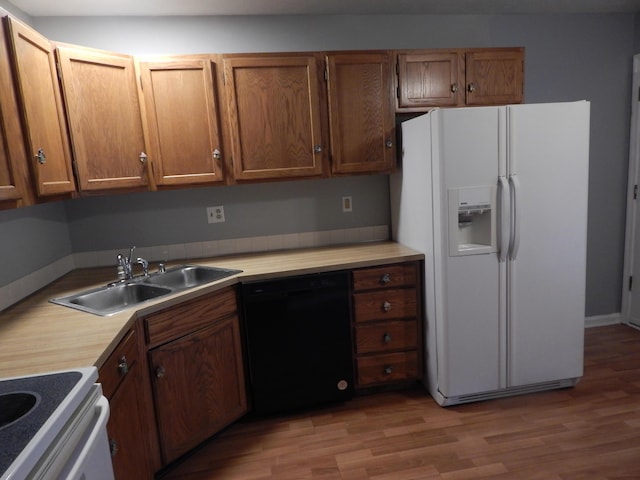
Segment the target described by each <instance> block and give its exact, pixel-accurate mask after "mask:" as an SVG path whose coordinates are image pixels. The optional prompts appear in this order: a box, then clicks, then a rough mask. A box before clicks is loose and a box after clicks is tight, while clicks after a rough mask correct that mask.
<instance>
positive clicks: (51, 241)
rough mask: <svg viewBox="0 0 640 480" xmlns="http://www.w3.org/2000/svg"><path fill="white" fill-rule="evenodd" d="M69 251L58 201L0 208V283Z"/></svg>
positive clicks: (68, 242)
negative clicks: (24, 206) (11, 208)
mask: <svg viewBox="0 0 640 480" xmlns="http://www.w3.org/2000/svg"><path fill="white" fill-rule="evenodd" d="M71 252H72V250H71V241H70V239H69V229H68V226H67V216H66V212H65V209H64V204H63V203H62V202H57V203H47V204H43V205H38V206H34V207H29V208H20V209H17V210H5V211H1V212H0V287H1V286H4V285H6V284H8V283H10V282H11V281H13V280H16V279H18V278H21V277H23V276H25V275H27V274H29V273H31V272H33V271H34V270H36V269H38V268H41V267H44V266H46V265H49V264H50V263H53V262H55V261H56V260H58V259H59V258H61V257H64V256H65V255H69V254H70V253H71Z"/></svg>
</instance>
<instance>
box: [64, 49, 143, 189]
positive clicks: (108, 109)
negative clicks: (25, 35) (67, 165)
mask: <svg viewBox="0 0 640 480" xmlns="http://www.w3.org/2000/svg"><path fill="white" fill-rule="evenodd" d="M58 56H59V61H60V69H61V72H62V87H63V91H64V100H65V103H66V107H67V116H68V119H69V129H70V131H71V140H72V145H73V153H74V156H75V161H76V168H77V174H78V182H79V186H80V190H86V191H91V190H107V189H115V188H132V187H140V186H145V185H147V171H146V168H147V167H146V164H145V162H144V161H141V158H140V154H141V152H143V151H144V149H145V146H144V137H143V134H142V120H141V116H140V105H139V102H138V89H137V85H136V78H135V69H134V64H133V58H132V57H130V56H127V55H119V54H113V53H108V52H102V51H99V50H92V49H88V48H82V47H72V46H59V47H58Z"/></svg>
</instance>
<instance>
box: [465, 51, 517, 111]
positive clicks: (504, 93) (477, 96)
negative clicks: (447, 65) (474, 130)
mask: <svg viewBox="0 0 640 480" xmlns="http://www.w3.org/2000/svg"><path fill="white" fill-rule="evenodd" d="M465 64H466V82H467V86H466V96H467V100H466V101H467V105H505V104H510V103H522V100H523V75H524V50H523V49H522V48H512V49H495V50H481V51H471V52H467V53H466V54H465Z"/></svg>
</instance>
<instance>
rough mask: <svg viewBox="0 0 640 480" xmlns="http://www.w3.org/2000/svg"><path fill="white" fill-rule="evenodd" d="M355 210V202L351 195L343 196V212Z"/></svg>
mask: <svg viewBox="0 0 640 480" xmlns="http://www.w3.org/2000/svg"><path fill="white" fill-rule="evenodd" d="M352 210H353V202H352V201H351V197H342V212H343V213H345V212H351V211H352Z"/></svg>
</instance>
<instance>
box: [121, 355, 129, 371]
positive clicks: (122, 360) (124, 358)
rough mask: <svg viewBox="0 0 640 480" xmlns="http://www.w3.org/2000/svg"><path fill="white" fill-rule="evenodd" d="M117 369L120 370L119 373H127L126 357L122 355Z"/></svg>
mask: <svg viewBox="0 0 640 480" xmlns="http://www.w3.org/2000/svg"><path fill="white" fill-rule="evenodd" d="M118 370H119V371H120V375H126V374H127V373H129V363H127V357H125V356H124V355H123V356H122V358H121V359H120V363H119V364H118Z"/></svg>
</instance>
